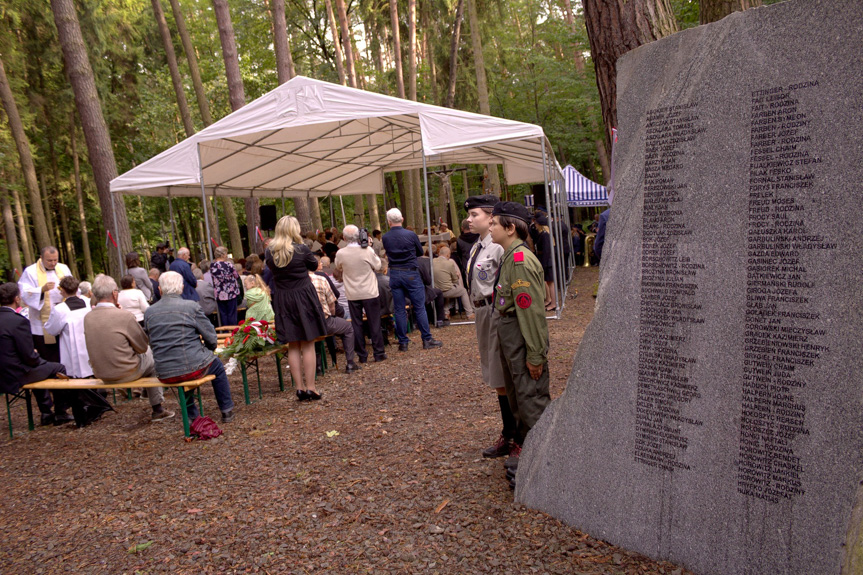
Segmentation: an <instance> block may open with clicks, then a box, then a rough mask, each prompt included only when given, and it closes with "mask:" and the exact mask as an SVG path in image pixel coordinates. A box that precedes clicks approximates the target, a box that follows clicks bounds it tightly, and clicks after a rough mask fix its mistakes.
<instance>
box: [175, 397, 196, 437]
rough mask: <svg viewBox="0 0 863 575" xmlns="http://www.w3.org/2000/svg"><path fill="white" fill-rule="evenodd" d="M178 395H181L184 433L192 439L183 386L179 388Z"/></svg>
mask: <svg viewBox="0 0 863 575" xmlns="http://www.w3.org/2000/svg"><path fill="white" fill-rule="evenodd" d="M198 389H199V390H200V389H201V388H200V387H199V388H198ZM177 393H178V394H179V395H180V412H181V413H182V414H183V433H184V434H185V435H186V437H191V436H192V434H191V432H190V431H189V410H188V409H186V390H185V389H183V386H182V385H181V386H179V387H178V388H177Z"/></svg>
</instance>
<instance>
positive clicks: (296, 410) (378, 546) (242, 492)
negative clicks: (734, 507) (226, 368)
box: [0, 269, 685, 575]
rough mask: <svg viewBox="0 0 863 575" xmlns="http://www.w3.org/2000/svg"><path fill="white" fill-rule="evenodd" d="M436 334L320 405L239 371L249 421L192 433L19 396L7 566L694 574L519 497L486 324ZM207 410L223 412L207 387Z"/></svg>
mask: <svg viewBox="0 0 863 575" xmlns="http://www.w3.org/2000/svg"><path fill="white" fill-rule="evenodd" d="M596 280H597V273H596V271H595V270H594V269H590V270H584V269H579V270H578V273H577V274H576V278H575V279H574V281H573V284H572V285H571V287H570V293H572V292H573V290H575V289H577V290H578V291H579V292H580V294H581V295H580V296H579V297H578V298H576V299H568V300H567V305H566V308H565V311H564V318H563V320H561V321H551V322H550V323H549V326H550V333H551V341H552V343H551V350H552V351H551V358H550V361H551V365H550V371H551V375H552V378H551V382H552V397H558V396H559V395H560V394H561V392H562V391H563V388H564V386H565V384H566V379H567V376H568V375H569V371H570V367H571V363H572V357H573V354H574V352H575V349H576V348H577V346H578V342H579V341H580V340H581V337H582V334H583V333H584V328H585V326H586V325H587V323H588V322H589V321H590V319H591V317H592V314H593V305H594V301H595V300H594V299H593V298H592V297H591V294H592V293H593V285H594V283H595V282H596ZM435 333H436V335H437V337H439V338H440V339H442V340H443V341H444V347H443V348H442V349H440V350H429V351H423V350H422V348H421V346H420V345H419V342H420V339H419V334H418V332H414V333H413V334H411V335H412V339H413V340H414V342H415V344H414V345H412V346H411V350H410V351H409V352H408V353H399V352H398V351H397V350H396V348H395V346H391V347H390V348H389V349H388V354H389V360H388V361H386V362H383V363H380V364H368V365H366V366H365V367H364V368H363V369H362V371H360V372H358V373H356V374H353V375H350V376H348V375H345V374H344V373H341V372H339V373H337V372H327V374H326V376H324V377H323V378H319V383H318V389H319V390H320V391H322V392H323V394H324V399H323V401H320V402H316V403H303V404H298V403H297V402H296V401H295V396H293V394H292V393H290V392H288V393H279V391H278V385H277V380H276V376H275V368H274V366H273V364H272V362H271V361H267V362H265V365H264V366H263V369H262V373H263V381H264V399H263V401H257V402H256V403H253V404H252V405H250V406H245V405H242V403H243V401H242V397H243V394H242V383H241V380H240V377H239V373H236V374H234V375H233V376H232V377H231V385H232V390H233V395H234V400H235V402H237V403H238V404H240V406H239V408H238V409H237V415H236V419H235V421H234V423H231V424H225V425H221V424H220V425H221V427H222V428H223V429H224V430H225V433H224V435H223V436H222V437H220V438H218V439H216V440H212V441H208V442H198V441H195V442H191V443H186V442H184V441H183V438H182V426H181V422H180V418H179V414H178V416H177V417H176V418H175V419H173V420H170V421H168V422H164V423H158V424H151V423H149V422H148V411H149V407H148V405H147V403H146V401H145V400H135V401H130V402H125V403H121V404H119V405H118V406H117V407H116V410H117V412H116V413H109V414H107V415H106V416H105V417H104V418H103V419H102V420H101V421H99V422H97V423H95V424H94V425H92V426H90V427H88V428H85V429H80V430H78V429H75V428H74V427H73V426H66V427H63V428H53V427H49V428H38V429H37V430H36V431H34V432H27V431H26V417H25V414H24V409H23V407H16V408H15V409H14V413H13V419H14V421H15V426H16V438H15V439H14V440H13V441H9V440H8V436H6V435H5V432H4V435H3V438H2V439H0V454H2V455H0V458H2V459H0V486H2V491H3V496H2V498H0V541H2V542H0V565H2V568H0V571H2V572H3V573H56V572H60V571H66V572H73V573H156V572H169V573H246V572H252V573H277V572H278V573H309V572H320V573H365V572H368V573H388V572H392V573H418V572H423V573H591V574H593V573H626V574H635V573H639V574H640V573H666V574H674V575H680V574H682V573H685V571H683V570H682V569H680V568H679V567H676V566H674V565H671V564H669V563H658V562H655V561H652V560H650V559H647V558H645V557H643V556H640V555H638V554H636V553H631V552H628V551H626V550H624V549H621V548H617V547H614V546H612V545H609V544H607V543H605V542H603V541H599V540H596V539H593V538H592V537H589V536H588V535H586V534H583V533H581V532H579V531H576V530H574V529H572V528H570V527H568V526H566V525H564V524H562V523H561V522H559V521H557V520H555V519H552V518H550V517H549V516H547V515H545V514H543V513H540V512H537V511H533V510H530V509H527V508H526V507H524V506H522V505H518V504H515V503H513V496H512V492H511V491H510V489H509V487H508V485H507V483H506V482H505V480H504V476H503V468H502V462H501V461H500V460H484V459H483V458H482V457H481V456H480V453H479V452H480V450H481V449H482V448H483V447H485V446H487V445H489V444H490V443H491V442H492V441H493V440H494V439H496V437H497V434H498V433H499V412H498V408H497V401H496V399H495V397H494V394H493V392H491V390H489V389H488V388H487V387H485V386H484V385H483V384H482V383H480V382H478V381H477V380H478V374H479V368H478V366H477V362H478V352H477V349H476V339H475V332H474V328H473V326H472V325H471V326H452V327H448V328H445V329H443V330H436V332H435ZM341 362H342V363H343V358H341ZM166 397H167V396H166ZM175 402H176V400H175V399H174V398H171V399H170V400H169V401H168V402H167V404H168V406H169V408H170V406H171V405H173V407H174V408H175V407H176V403H175ZM204 411H205V413H208V414H210V415H212V414H214V413H216V414H217V413H218V410H217V408H216V404H215V400H214V398H213V394H212V390H211V389H205V390H204ZM214 419H218V418H214ZM328 432H329V433H328ZM332 432H338V433H337V434H335V433H332Z"/></svg>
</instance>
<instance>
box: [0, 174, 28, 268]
mask: <svg viewBox="0 0 863 575" xmlns="http://www.w3.org/2000/svg"><path fill="white" fill-rule="evenodd" d="M0 202H2V204H3V206H2V207H3V229H4V230H5V232H6V247H7V248H8V249H9V261H10V262H12V267H13V268H15V269H16V270H18V273H21V272H22V271H24V268H23V267H21V252H20V250H19V249H18V236H17V235H16V232H15V217H14V216H13V215H12V205H11V204H10V203H9V190H6V189H0ZM15 279H16V280H17V279H18V278H15Z"/></svg>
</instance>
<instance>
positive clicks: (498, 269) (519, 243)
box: [494, 239, 524, 305]
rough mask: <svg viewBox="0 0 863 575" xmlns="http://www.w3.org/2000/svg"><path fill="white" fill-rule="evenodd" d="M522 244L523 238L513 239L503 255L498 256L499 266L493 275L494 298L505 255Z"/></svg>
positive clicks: (495, 297) (498, 287)
mask: <svg viewBox="0 0 863 575" xmlns="http://www.w3.org/2000/svg"><path fill="white" fill-rule="evenodd" d="M523 245H524V240H521V239H518V240H515V242H513V244H512V245H511V246H509V249H508V250H507V251H506V253H505V254H503V257H502V258H500V266H499V267H498V268H497V275H496V276H494V299H495V300H497V290H499V289H500V287H501V286H500V272H501V270H503V262H505V261H506V258H507V256H509V254H511V253H512V252H514V251H515V249H516V248H517V247H518V246H523ZM501 305H503V304H501Z"/></svg>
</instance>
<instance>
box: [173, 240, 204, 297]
mask: <svg viewBox="0 0 863 575" xmlns="http://www.w3.org/2000/svg"><path fill="white" fill-rule="evenodd" d="M191 258H192V254H191V252H189V248H180V249H179V250H177V259H175V260H174V261H172V262H171V268H170V271H172V272H177V273H178V274H180V276H182V278H183V284H184V285H183V299H187V300H189V301H199V300H200V299H201V296H199V295H198V292H197V290H196V289H195V288H196V287H198V280H196V279H195V276H194V274H193V273H192V264H191V263H190V262H189V260H190V259H191Z"/></svg>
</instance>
